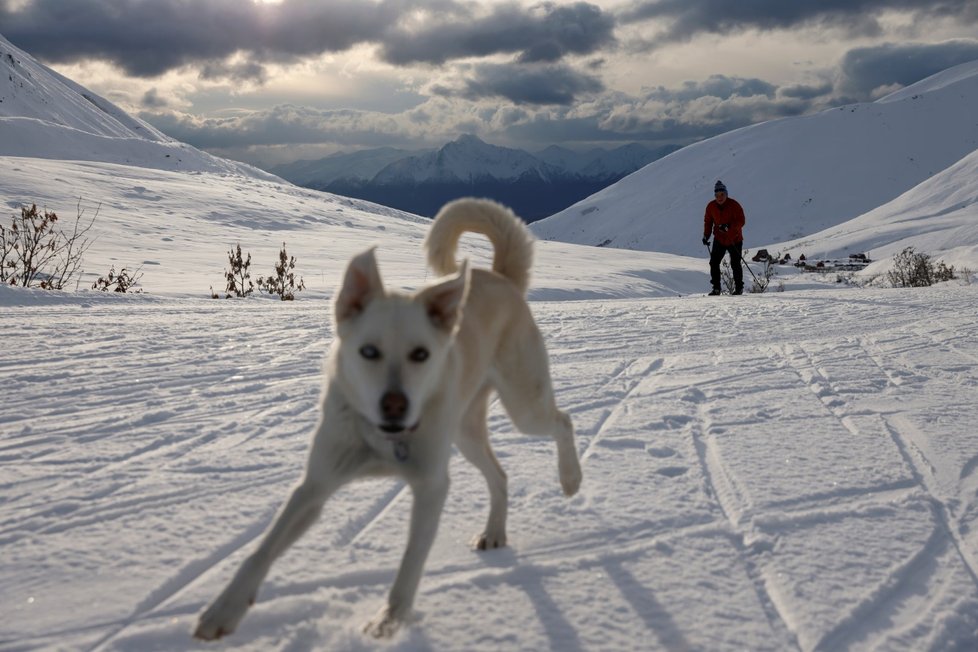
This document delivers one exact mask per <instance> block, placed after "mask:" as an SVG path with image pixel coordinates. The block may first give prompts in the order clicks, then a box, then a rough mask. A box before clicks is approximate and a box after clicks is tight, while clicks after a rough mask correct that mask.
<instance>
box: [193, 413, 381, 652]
mask: <svg viewBox="0 0 978 652" xmlns="http://www.w3.org/2000/svg"><path fill="white" fill-rule="evenodd" d="M331 426H333V427H335V426H336V424H333V423H330V422H329V421H328V420H327V421H323V422H321V423H320V425H319V427H318V429H317V433H316V436H315V437H314V438H313V445H312V450H311V451H310V454H309V463H308V466H307V468H306V473H305V476H304V477H303V479H302V482H301V483H300V484H299V485H298V486H297V487H296V488H295V489H293V491H292V495H291V496H290V497H289V500H288V502H286V504H285V507H283V508H282V510H281V511H280V512H279V514H278V516H277V517H276V518H275V521H274V523H273V524H272V526H271V527H270V528H269V529H268V530H267V531H266V533H265V536H264V538H263V539H262V542H261V544H260V545H259V546H258V548H257V549H256V550H255V551H254V552H253V553H252V554H251V555H249V556H248V558H247V559H245V560H244V562H243V563H242V564H241V568H239V569H238V572H237V573H235V575H234V578H233V579H232V580H231V582H230V583H229V584H228V585H227V587H226V588H225V589H224V591H222V592H221V594H220V595H219V596H217V598H216V599H215V600H214V601H213V602H212V603H211V604H210V605H209V606H208V607H207V609H206V610H205V611H204V612H203V613H202V614H201V615H200V618H199V620H198V622H197V627H196V629H195V630H194V636H195V637H196V638H199V639H203V640H208V641H210V640H215V639H218V638H221V637H222V636H227V635H228V634H230V633H232V632H233V631H234V630H235V629H236V628H237V626H238V623H239V622H240V621H241V619H242V618H243V617H244V615H245V612H246V611H247V610H248V607H250V606H251V605H252V604H254V602H255V598H256V596H257V594H258V587H259V585H261V583H262V581H263V580H264V579H265V576H266V575H267V574H268V570H269V569H270V568H271V566H272V563H273V562H274V561H275V560H276V559H277V558H278V557H279V556H280V555H281V554H282V553H284V552H285V551H286V550H287V549H288V548H289V546H291V545H292V544H293V543H295V541H296V539H298V538H299V537H300V536H302V534H303V533H304V532H305V531H306V530H307V529H309V526H311V525H312V524H313V523H314V522H315V521H316V519H317V518H318V517H319V512H320V510H321V509H322V506H323V503H324V502H326V499H327V498H329V497H330V496H331V495H332V494H333V493H334V492H335V491H336V490H337V489H339V488H340V487H341V486H343V485H344V484H346V483H347V482H349V481H350V480H351V479H353V478H354V477H356V475H357V474H358V473H359V470H360V468H361V467H362V465H363V463H364V460H365V459H366V455H367V454H366V453H365V449H364V448H362V447H357V446H350V445H349V444H348V443H347V442H337V441H336V440H335V439H333V438H331V437H329V436H328V433H329V431H330V427H331Z"/></svg>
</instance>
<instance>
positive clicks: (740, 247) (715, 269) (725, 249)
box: [710, 240, 744, 290]
mask: <svg viewBox="0 0 978 652" xmlns="http://www.w3.org/2000/svg"><path fill="white" fill-rule="evenodd" d="M743 251H744V243H743V242H735V243H733V244H732V245H722V244H720V243H719V242H717V241H716V240H714V241H713V249H711V250H710V282H711V283H712V284H713V289H714V290H719V289H720V263H721V262H722V261H723V257H724V256H725V255H726V254H728V253H729V254H730V267H731V269H732V270H733V279H734V289H735V290H743V289H744V268H743V267H742V266H741V262H740V261H741V260H743Z"/></svg>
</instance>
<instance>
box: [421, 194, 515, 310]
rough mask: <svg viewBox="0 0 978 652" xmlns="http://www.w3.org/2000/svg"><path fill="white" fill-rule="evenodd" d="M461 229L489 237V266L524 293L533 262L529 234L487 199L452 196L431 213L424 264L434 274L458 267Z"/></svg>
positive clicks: (513, 215)
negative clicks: (456, 258)
mask: <svg viewBox="0 0 978 652" xmlns="http://www.w3.org/2000/svg"><path fill="white" fill-rule="evenodd" d="M463 233H479V234H481V235H484V236H486V237H487V238H489V241H490V242H491V243H492V247H493V250H494V253H493V259H492V269H493V271H494V272H496V273H498V274H501V275H503V276H505V277H506V278H508V279H509V280H511V281H512V282H513V283H514V284H515V285H516V286H517V287H518V288H519V289H520V292H522V293H524V294H526V290H527V288H528V287H529V286H530V267H531V266H532V265H533V235H532V234H531V233H530V231H529V229H527V228H526V225H525V224H524V223H523V220H521V219H520V218H518V217H516V215H515V214H513V211H511V210H510V209H508V208H506V207H505V206H503V205H502V204H497V203H496V202H494V201H492V200H489V199H471V198H466V199H456V200H455V201H453V202H449V203H448V204H445V205H444V206H443V207H442V209H441V210H440V211H438V215H436V216H435V220H434V223H432V225H431V230H429V231H428V237H427V238H425V244H424V246H425V249H427V251H428V265H429V266H430V267H431V269H432V270H434V272H435V273H436V274H440V275H445V274H451V273H453V272H456V271H458V263H457V262H456V261H455V251H456V249H457V248H458V241H459V238H461V237H462V234H463Z"/></svg>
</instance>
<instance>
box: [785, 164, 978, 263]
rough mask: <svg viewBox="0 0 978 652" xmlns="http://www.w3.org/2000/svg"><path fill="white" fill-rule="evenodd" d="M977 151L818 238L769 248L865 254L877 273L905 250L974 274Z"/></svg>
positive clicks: (977, 240) (977, 220)
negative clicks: (866, 253) (871, 260)
mask: <svg viewBox="0 0 978 652" xmlns="http://www.w3.org/2000/svg"><path fill="white" fill-rule="evenodd" d="M976 180H978V150H976V151H974V152H972V153H971V154H969V155H968V156H965V157H964V158H963V159H962V160H960V161H958V162H957V163H955V164H954V165H952V166H951V167H950V168H948V169H947V170H944V171H943V172H940V173H938V174H936V175H934V176H933V177H931V178H930V179H928V180H926V181H924V182H923V183H921V184H920V185H918V186H916V187H914V188H912V189H910V190H908V191H907V192H906V193H904V194H903V195H901V196H899V197H897V198H896V199H894V200H893V201H891V202H888V203H887V204H885V205H883V206H880V207H879V208H877V209H874V210H872V211H869V212H868V213H865V214H863V215H861V216H859V217H857V218H856V219H854V220H849V221H848V222H844V223H842V224H840V225H838V226H835V227H832V228H830V229H826V230H824V231H820V232H819V233H815V234H812V235H810V236H806V237H804V238H800V239H798V240H793V241H789V242H785V243H780V244H777V245H774V246H773V248H774V249H775V250H776V251H780V252H782V253H791V254H793V256H794V257H795V258H797V257H798V255H799V254H801V253H805V254H806V255H807V256H809V257H813V256H814V257H821V258H841V257H844V256H846V255H848V254H851V253H861V252H869V254H870V257H871V258H873V259H875V260H877V261H878V262H877V263H876V264H875V265H874V266H873V267H871V268H869V269H867V270H866V273H868V274H872V273H874V272H882V271H883V270H884V269H886V268H887V267H888V266H889V264H890V262H891V259H892V257H893V256H894V255H895V254H897V253H899V252H900V251H902V250H903V249H904V248H905V247H913V248H914V249H915V250H916V251H918V252H924V253H927V254H929V255H931V256H933V257H936V258H940V259H941V260H943V261H944V262H946V263H947V264H948V265H954V266H956V267H957V268H958V269H961V268H970V269H972V270H975V269H978V228H976V225H978V183H976Z"/></svg>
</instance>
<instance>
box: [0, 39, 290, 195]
mask: <svg viewBox="0 0 978 652" xmlns="http://www.w3.org/2000/svg"><path fill="white" fill-rule="evenodd" d="M0 155H6V156H29V157H37V158H50V159H60V160H86V161H88V160H90V161H103V162H107V163H122V164H127V165H136V166H140V167H152V168H158V169H161V170H183V171H187V172H217V173H222V174H237V175H244V176H249V177H255V178H262V179H273V178H275V177H274V176H273V175H271V174H269V173H267V172H264V171H262V170H259V169H258V168H255V167H253V166H250V165H247V164H244V163H238V162H235V161H229V160H226V159H222V158H218V157H216V156H213V155H211V154H208V153H206V152H202V151H200V150H198V149H196V148H194V147H191V146H190V145H187V144H185V143H181V142H178V141H176V140H174V139H172V138H170V137H168V136H166V135H165V134H163V133H162V132H160V131H159V130H158V129H156V128H155V127H153V126H152V125H150V124H149V123H147V122H145V121H143V120H140V119H139V118H136V117H133V116H130V115H129V114H127V113H126V112H125V111H123V110H122V109H120V108H119V107H118V106H116V105H115V104H113V103H112V102H110V101H108V100H107V99H105V98H103V97H100V96H98V95H96V94H95V93H92V92H91V91H89V90H88V89H86V88H83V87H82V86H80V85H78V84H76V83H75V82H73V81H71V80H70V79H67V78H65V77H64V76H62V75H60V74H58V73H57V72H55V71H53V70H51V69H50V68H48V67H47V66H44V65H43V64H41V63H39V62H37V61H36V60H35V59H34V58H33V57H31V56H30V55H29V54H27V53H25V52H23V51H22V50H20V49H18V48H17V47H15V46H14V45H13V44H11V43H10V42H9V41H7V40H6V39H4V38H3V36H2V35H0Z"/></svg>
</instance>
